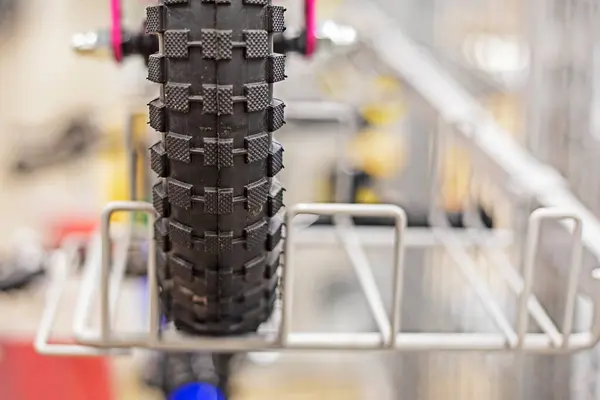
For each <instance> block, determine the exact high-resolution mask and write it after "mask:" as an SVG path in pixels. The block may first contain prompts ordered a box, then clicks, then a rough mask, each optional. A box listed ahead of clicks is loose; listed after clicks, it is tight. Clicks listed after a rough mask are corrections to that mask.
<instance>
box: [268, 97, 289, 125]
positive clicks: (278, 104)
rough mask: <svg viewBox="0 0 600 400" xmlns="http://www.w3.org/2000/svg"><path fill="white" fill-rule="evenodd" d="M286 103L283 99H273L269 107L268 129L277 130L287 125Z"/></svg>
mask: <svg viewBox="0 0 600 400" xmlns="http://www.w3.org/2000/svg"><path fill="white" fill-rule="evenodd" d="M284 111H285V104H284V103H283V101H281V100H279V99H273V102H272V103H271V104H270V105H269V108H268V109H267V120H266V125H267V131H268V132H275V131H276V130H278V129H279V128H281V127H282V126H283V125H285V120H284V118H285V114H284Z"/></svg>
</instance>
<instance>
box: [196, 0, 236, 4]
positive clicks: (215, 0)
mask: <svg viewBox="0 0 600 400" xmlns="http://www.w3.org/2000/svg"><path fill="white" fill-rule="evenodd" d="M202 2H203V3H217V4H231V0H202Z"/></svg>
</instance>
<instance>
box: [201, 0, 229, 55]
mask: <svg viewBox="0 0 600 400" xmlns="http://www.w3.org/2000/svg"><path fill="white" fill-rule="evenodd" d="M205 3H206V1H205ZM211 3H214V1H211ZM217 3H218V4H229V1H228V2H227V3H225V2H224V1H223V0H217ZM232 33H233V31H231V30H217V29H202V57H203V58H208V59H214V60H231V57H232V56H233V40H232Z"/></svg>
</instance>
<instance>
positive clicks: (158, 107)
mask: <svg viewBox="0 0 600 400" xmlns="http://www.w3.org/2000/svg"><path fill="white" fill-rule="evenodd" d="M148 109H149V115H150V126H151V127H152V128H153V129H156V130H157V131H159V132H164V131H165V130H166V116H165V105H164V104H163V102H162V101H160V99H154V100H152V101H151V102H150V103H148Z"/></svg>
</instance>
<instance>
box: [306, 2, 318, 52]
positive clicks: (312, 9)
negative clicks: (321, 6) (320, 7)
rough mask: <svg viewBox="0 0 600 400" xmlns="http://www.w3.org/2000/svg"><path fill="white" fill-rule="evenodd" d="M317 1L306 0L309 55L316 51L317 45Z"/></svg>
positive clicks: (307, 47) (307, 49)
mask: <svg viewBox="0 0 600 400" xmlns="http://www.w3.org/2000/svg"><path fill="white" fill-rule="evenodd" d="M316 3H317V0H304V20H305V24H306V56H307V57H310V56H311V55H312V54H313V53H314V52H315V50H316V47H317V32H316V30H317V27H316Z"/></svg>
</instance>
